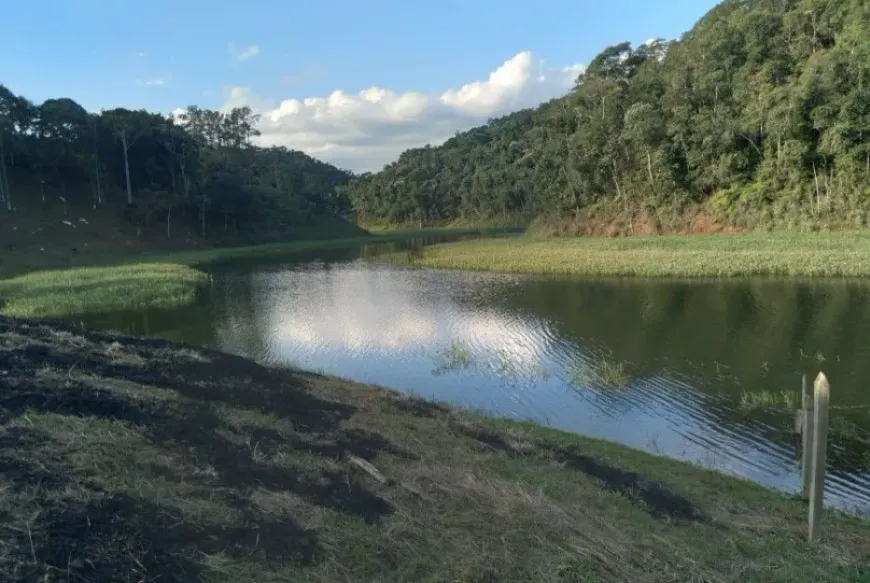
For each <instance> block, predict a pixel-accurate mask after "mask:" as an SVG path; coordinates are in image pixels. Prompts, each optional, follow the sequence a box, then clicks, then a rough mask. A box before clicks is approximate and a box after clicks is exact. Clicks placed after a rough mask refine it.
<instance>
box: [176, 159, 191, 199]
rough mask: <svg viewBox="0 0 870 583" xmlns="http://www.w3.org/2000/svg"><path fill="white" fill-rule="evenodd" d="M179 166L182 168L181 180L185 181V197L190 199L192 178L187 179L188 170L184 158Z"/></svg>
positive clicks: (179, 162)
mask: <svg viewBox="0 0 870 583" xmlns="http://www.w3.org/2000/svg"><path fill="white" fill-rule="evenodd" d="M178 167H179V168H180V169H181V181H182V182H183V183H184V199H185V200H189V199H190V180H188V179H187V170H185V164H184V161H183V160H179V161H178Z"/></svg>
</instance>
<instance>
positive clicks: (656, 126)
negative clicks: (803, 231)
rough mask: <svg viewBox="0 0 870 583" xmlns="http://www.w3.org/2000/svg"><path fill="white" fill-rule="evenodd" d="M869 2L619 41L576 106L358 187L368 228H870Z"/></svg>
mask: <svg viewBox="0 0 870 583" xmlns="http://www.w3.org/2000/svg"><path fill="white" fill-rule="evenodd" d="M868 132H870V4H868V3H867V2H865V1H864V0H726V1H725V2H722V3H721V4H720V5H718V6H717V7H715V8H714V9H713V10H712V11H710V12H709V13H708V14H707V15H706V16H705V17H704V18H703V19H701V21H699V22H698V23H697V25H696V26H695V27H694V28H693V29H692V30H691V31H690V32H688V33H686V34H685V35H684V36H683V37H682V38H681V39H679V40H677V41H663V40H658V41H654V42H648V43H645V44H643V45H641V46H632V45H631V44H630V43H620V44H616V45H614V46H611V47H608V48H606V49H605V50H604V51H602V52H601V54H599V55H598V56H596V57H595V58H594V59H592V61H591V62H590V64H589V66H588V68H587V69H586V71H585V72H584V73H583V74H581V75H580V76H579V77H578V78H577V80H576V84H575V86H574V88H573V89H572V90H571V91H570V92H569V93H568V94H567V95H565V96H564V97H561V98H558V99H555V100H552V101H550V102H547V103H544V104H542V105H541V106H539V107H538V108H536V109H533V110H523V111H519V112H517V113H513V114H511V115H507V116H505V117H502V118H499V119H494V120H491V121H490V122H489V123H487V124H486V125H484V126H482V127H478V128H474V129H472V130H470V131H467V132H463V133H459V134H457V135H456V136H455V137H453V138H451V139H449V140H448V141H447V142H445V143H444V144H443V145H441V146H439V147H429V146H427V147H424V148H418V149H413V150H408V151H406V152H404V153H403V154H402V155H401V156H400V158H399V159H398V160H397V161H396V162H394V163H392V164H390V165H388V166H386V167H385V168H384V169H383V170H382V171H381V172H378V173H369V174H365V175H363V176H360V177H357V178H356V179H355V180H353V181H352V182H351V183H350V184H349V185H348V186H347V187H346V188H345V192H347V194H348V196H349V197H350V198H351V199H352V202H353V205H354V208H355V209H356V212H357V214H358V216H359V217H360V218H361V219H363V220H387V221H393V222H405V221H414V222H416V221H422V222H436V221H445V220H453V219H463V218H464V219H472V220H474V219H483V218H490V217H498V216H501V215H523V216H526V217H534V216H538V215H542V214H550V215H558V216H560V217H562V218H563V219H565V218H567V219H570V220H574V221H576V222H578V223H582V222H583V221H584V220H588V219H589V218H590V217H594V216H596V215H600V216H609V217H621V219H623V220H624V221H625V224H626V227H627V229H628V228H630V226H631V225H632V221H633V220H635V219H638V218H641V217H646V218H652V219H653V220H654V221H656V222H660V223H662V222H666V221H668V220H670V219H671V218H675V217H679V216H683V215H684V214H688V213H687V211H689V210H692V209H694V211H698V210H699V209H700V210H701V212H703V213H706V214H707V215H710V216H712V217H714V218H715V219H716V220H717V221H721V222H724V223H730V224H737V225H738V226H741V224H749V223H752V224H763V223H766V224H777V225H780V226H785V227H800V226H804V225H809V224H813V223H815V224H818V223H826V222H836V221H839V222H846V223H848V224H850V225H855V226H863V225H865V224H866V222H867V220H868V211H870V141H868V139H867V137H868V136H867V134H868Z"/></svg>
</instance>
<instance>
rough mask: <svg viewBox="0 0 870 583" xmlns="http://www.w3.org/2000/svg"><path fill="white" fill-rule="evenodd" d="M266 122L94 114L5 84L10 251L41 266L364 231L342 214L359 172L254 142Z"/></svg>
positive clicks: (1, 170) (2, 121)
mask: <svg viewBox="0 0 870 583" xmlns="http://www.w3.org/2000/svg"><path fill="white" fill-rule="evenodd" d="M257 121H258V118H257V116H256V115H255V114H254V113H253V112H252V111H251V110H250V109H249V108H247V107H241V108H235V109H233V110H231V111H228V112H220V111H211V110H206V109H201V108H199V107H196V106H191V107H189V108H188V109H187V110H186V111H185V112H184V113H182V114H180V115H171V116H164V115H161V114H156V113H149V112H147V111H131V110H127V109H112V110H104V111H101V112H99V113H90V112H88V111H86V110H85V109H84V108H83V107H82V106H80V105H79V104H77V103H76V102H75V101H73V100H71V99H66V98H59V99H49V100H46V101H45V102H43V103H41V104H34V103H32V102H31V101H30V100H28V99H26V98H25V97H23V96H19V95H16V94H14V93H13V92H12V91H11V90H9V89H8V88H6V87H4V86H2V85H0V209H2V212H0V245H2V249H3V255H4V256H6V257H7V258H9V257H10V256H11V258H12V259H14V258H15V257H16V256H18V255H21V254H24V253H27V254H29V255H28V257H27V258H26V262H29V263H31V264H32V265H34V266H37V265H41V264H43V263H52V261H49V260H46V261H42V260H41V258H40V257H38V253H40V252H41V253H45V254H46V255H47V256H50V255H52V254H55V255H56V254H58V253H61V251H69V250H70V249H74V250H75V251H77V252H81V253H84V252H86V251H88V250H91V249H93V248H95V247H103V248H104V249H106V250H115V252H116V253H117V252H118V251H119V250H120V251H124V250H128V251H133V250H141V249H142V248H145V249H150V248H154V247H158V246H161V245H165V244H166V243H167V242H169V241H173V242H175V243H180V242H182V241H183V242H185V244H194V243H195V244H203V243H205V244H213V243H233V242H248V243H250V242H261V241H267V240H285V239H288V238H301V237H302V236H303V235H305V234H306V233H305V230H306V229H309V230H310V229H312V228H316V231H317V235H318V237H319V238H326V237H327V236H329V234H330V233H331V232H332V231H335V232H336V235H339V236H341V235H346V234H361V233H362V232H363V231H362V230H361V229H357V228H355V227H353V226H352V225H349V224H348V223H347V222H346V221H343V220H342V219H340V217H341V216H344V215H345V214H347V212H348V211H349V210H350V205H349V201H348V200H347V199H346V198H342V195H341V194H340V193H339V192H338V190H337V187H338V186H339V185H341V184H344V183H346V182H347V181H348V180H349V179H350V176H351V175H350V173H349V172H346V171H344V170H340V169H338V168H336V167H334V166H331V165H329V164H326V163H324V162H320V161H317V160H315V159H313V158H311V157H309V156H307V155H305V154H303V153H302V152H296V151H291V150H287V149H285V148H276V147H272V148H260V147H256V146H254V145H252V143H251V140H252V138H254V137H255V136H256V135H258V131H257V130H256V125H257ZM307 234H308V235H310V233H307ZM165 246H172V245H165ZM176 246H177V245H176ZM59 250H60V251H59ZM34 254H36V256H35V255H34ZM0 268H2V265H0Z"/></svg>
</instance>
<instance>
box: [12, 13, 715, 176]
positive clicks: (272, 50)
mask: <svg viewBox="0 0 870 583" xmlns="http://www.w3.org/2000/svg"><path fill="white" fill-rule="evenodd" d="M714 4H715V2H714V1H713V0H667V1H665V0H661V1H659V2H652V1H650V0H609V1H603V0H586V1H584V0H572V1H569V0H538V1H534V2H533V1H528V0H501V1H496V0H466V1H464V2H463V1H459V0H428V1H425V2H424V1H419V2H418V1H412V0H402V1H399V0H371V1H369V2H360V1H359V0H356V1H351V0H319V1H305V2H302V1H298V0H297V1H290V0H286V1H283V2H282V1H279V0H246V1H245V2H229V1H227V0H211V1H204V0H176V1H175V2H169V1H168V0H151V1H149V2H145V1H143V0H122V1H111V0H34V1H33V2H32V3H29V4H28V3H24V2H10V3H8V6H4V11H3V12H4V14H3V19H4V21H6V22H7V23H12V24H13V25H12V26H6V27H4V31H3V34H2V35H0V55H3V58H2V60H0V82H2V83H3V84H5V85H7V86H8V87H9V88H10V89H12V90H13V91H14V92H16V93H19V94H23V95H25V96H27V97H28V98H30V99H32V100H33V101H36V102H41V101H42V100H44V99H46V98H49V97H60V96H63V97H71V98H73V99H75V100H77V101H78V102H79V103H81V104H82V105H83V106H85V107H86V108H88V109H90V110H98V109H100V108H104V107H115V106H123V107H129V108H146V109H149V110H158V111H164V112H169V111H171V110H173V109H174V108H177V107H183V106H186V105H189V104H198V105H201V106H203V107H211V108H218V107H221V106H222V105H225V104H227V103H228V102H229V103H231V104H234V105H238V104H248V105H252V106H255V108H256V109H258V111H260V112H261V113H263V114H264V117H265V118H267V119H266V121H267V122H268V123H267V125H268V126H269V127H268V129H269V131H266V132H264V134H267V135H266V136H265V137H264V140H271V141H272V142H274V143H283V144H285V145H288V146H290V147H297V148H299V149H305V150H306V151H310V152H311V153H312V154H313V155H317V156H319V157H321V158H324V159H330V160H335V161H337V162H339V163H344V164H345V165H348V164H347V163H348V162H353V163H352V164H350V165H351V166H356V167H360V168H362V167H363V166H366V167H369V166H372V167H377V166H379V165H380V164H382V163H383V162H385V161H389V159H391V157H394V153H393V150H396V148H398V147H399V146H402V147H406V146H408V145H413V144H415V143H416V141H419V140H420V139H425V141H436V142H437V141H438V140H441V139H444V138H446V137H449V135H451V134H452V133H453V132H454V131H456V129H462V128H464V127H468V126H469V125H474V124H475V123H479V122H480V121H481V120H485V119H486V117H488V116H489V115H495V114H501V113H504V112H506V111H509V110H511V109H515V108H516V107H521V106H528V105H532V104H533V103H532V102H533V101H535V100H540V99H546V98H549V97H553V96H555V95H557V94H559V93H561V92H562V91H564V90H565V87H563V86H562V85H563V83H562V81H561V80H560V81H558V82H557V81H555V80H553V78H554V76H556V75H557V74H560V73H558V71H559V70H560V68H561V67H567V66H570V65H578V64H583V63H587V62H588V61H589V60H590V59H591V58H592V57H593V56H594V55H595V54H597V53H598V52H599V51H600V50H601V49H603V48H604V47H605V46H607V45H609V44H613V43H615V42H618V41H622V40H629V41H632V42H635V43H639V42H642V41H644V40H646V39H648V38H650V37H656V36H659V37H665V38H674V37H677V36H679V35H680V34H681V33H683V32H684V31H686V30H688V29H689V28H690V27H691V26H692V25H693V24H694V23H695V22H696V21H697V20H698V19H699V18H700V17H701V16H702V15H703V14H704V13H705V12H706V11H707V10H709V9H710V8H711V7H712V6H713V5H714ZM35 13H36V14H38V17H35V16H34V14H35ZM245 51H247V53H245ZM523 51H526V52H527V53H526V56H525V57H523V59H522V60H523V62H522V63H520V64H517V68H515V71H514V73H515V74H517V75H521V74H523V71H525V72H526V73H528V74H527V75H526V77H527V78H528V79H532V78H534V79H535V80H537V79H538V78H539V77H542V76H544V75H547V76H549V77H551V79H550V80H549V81H547V83H546V84H543V83H538V82H537V81H535V83H534V84H535V90H534V91H530V90H529V87H531V85H532V84H533V83H532V82H531V81H525V82H522V83H524V85H523V86H522V87H520V83H521V82H520V81H517V82H516V84H515V86H513V88H512V89H511V90H510V91H507V90H505V91H503V92H502V94H500V96H497V97H491V98H487V97H485V95H484V92H485V91H488V89H487V88H486V87H482V86H473V87H471V89H469V91H471V93H469V92H465V93H464V94H463V95H465V97H463V98H462V104H459V102H457V101H456V100H453V101H450V100H445V99H441V98H439V97H438V96H442V95H443V94H444V93H445V92H446V91H448V90H460V89H461V88H462V87H463V86H466V85H468V84H474V83H475V82H486V81H487V79H488V78H489V75H490V73H491V72H493V71H494V70H496V69H497V68H498V67H500V66H501V65H502V64H504V63H506V62H507V61H509V60H510V59H512V58H513V57H515V56H517V55H518V54H520V53H522V52H523ZM244 54H247V55H248V57H249V58H246V59H241V57H242V56H243V55H244ZM542 62H543V64H542ZM523 67H525V68H523ZM542 71H544V72H543V73H542ZM506 74H507V73H506ZM505 82H507V83H511V82H508V81H504V82H499V83H501V84H504V83H505ZM370 87H377V88H382V89H385V90H389V92H390V93H389V96H388V97H386V98H377V99H376V98H374V97H372V98H371V99H368V98H366V99H365V100H363V101H364V104H363V105H364V106H365V107H366V108H368V109H366V112H368V113H366V115H364V116H363V117H364V118H365V123H357V124H356V125H353V124H350V125H353V127H350V125H348V127H347V128H345V129H346V130H347V131H345V132H344V134H343V135H342V136H338V137H336V140H334V143H333V142H329V141H328V139H327V141H323V140H321V141H320V142H318V141H317V139H315V138H314V137H313V134H315V133H317V132H320V133H323V130H324V128H325V127H326V126H325V125H324V121H323V120H324V119H325V117H324V116H326V115H327V114H329V115H332V121H331V122H330V123H331V124H332V125H334V124H335V123H337V121H336V120H339V119H340V120H342V123H346V124H347V123H349V122H348V115H349V113H348V112H349V111H350V110H351V109H354V108H356V109H355V111H357V110H359V109H360V107H358V104H354V103H353V102H352V100H353V99H356V96H358V95H359V92H360V91H362V90H365V89H367V88H370ZM233 88H234V89H233ZM335 90H341V91H343V92H344V93H342V94H341V95H339V98H338V99H333V100H332V101H328V100H327V101H324V100H320V101H319V102H316V103H314V102H312V104H310V107H308V106H305V102H304V101H302V100H304V99H305V98H309V97H319V98H326V97H327V96H329V95H330V94H331V93H332V92H334V91H335ZM408 92H413V93H412V94H411V96H412V97H413V99H411V98H409V99H405V100H404V101H402V100H401V97H402V96H403V95H405V94H407V93H408ZM548 92H549V93H552V95H550V94H548ZM472 93H473V94H474V95H472ZM342 96H345V97H348V96H349V97H348V99H351V101H348V100H347V99H344V98H343V97H342ZM420 96H423V97H424V98H426V99H427V100H428V101H426V102H425V103H424V101H422V100H421V98H420ZM475 96H477V97H475ZM472 97H474V98H475V99H478V100H479V101H480V100H483V101H480V103H479V104H478V105H477V106H474V107H472V106H471V105H469V103H470V102H469V99H471V98H472ZM294 99H295V100H299V103H301V104H302V105H303V106H304V107H302V108H301V109H302V110H300V111H297V110H299V109H300V108H299V107H295V106H293V105H292V103H293V102H292V101H290V100H294ZM390 100H392V101H390ZM375 101H376V102H377V103H379V104H380V106H381V109H382V111H380V112H379V113H378V112H374V111H373V110H372V108H371V107H370V105H371V103H373V102H375ZM282 102H286V103H288V106H287V107H285V108H284V113H282V114H281V115H280V116H278V118H280V119H272V118H275V117H276V116H272V115H271V114H270V112H273V111H276V110H278V109H280V105H281V103H282ZM397 102H398V103H399V105H396V103H397ZM391 103H392V104H393V105H389V104H391ZM481 104H483V105H481ZM388 105H389V107H388ZM399 106H401V107H399ZM418 106H419V107H418ZM397 107H398V109H397ZM306 108H307V109H306ZM342 108H343V109H342ZM315 110H316V111H315ZM316 112H320V113H319V114H318V115H315V113H316ZM324 112H325V113H324ZM339 113H340V115H339ZM309 114H310V115H309ZM304 116H307V119H308V120H309V121H308V123H307V125H306V124H304V123H302V117H304ZM439 116H440V117H439ZM445 116H446V117H445ZM375 118H377V119H375ZM399 118H401V119H402V120H404V121H406V122H411V121H412V122H413V123H410V125H409V126H408V127H407V128H405V129H406V130H407V131H404V132H403V133H402V132H400V133H401V135H397V134H396V133H395V132H393V134H392V135H385V136H383V140H380V141H378V139H379V138H378V136H379V135H380V134H378V133H377V131H376V130H378V129H383V128H382V127H381V126H383V124H384V123H387V124H388V125H389V123H393V124H395V122H396V121H397V119H399ZM411 118H413V120H412V119H411ZM436 118H437V119H436ZM447 118H450V119H449V120H448V119H447ZM315 120H317V123H315ZM377 120H380V122H381V126H378V127H375V126H377V124H376V123H375V122H376V121H377ZM429 122H432V124H433V127H432V128H431V132H430V134H427V135H424V134H425V132H417V133H415V132H410V127H411V126H414V127H417V126H420V125H421V124H426V123H429ZM435 122H437V123H435ZM318 124H319V126H320V127H319V129H318V128H317V127H315V126H318ZM326 125H329V124H326ZM435 126H437V127H435ZM370 132H374V133H370ZM388 133H389V132H388ZM290 134H293V135H295V138H294V137H293V136H290ZM350 134H353V135H355V136H356V137H357V138H360V139H361V141H362V142H365V141H369V142H371V141H372V140H374V141H376V142H378V145H379V147H381V150H380V151H379V152H378V153H373V152H374V150H370V151H369V155H360V152H361V150H358V151H355V153H354V154H353V155H348V154H349V153H350V150H349V149H348V148H350V147H351V146H352V144H351V143H350V140H351V136H350ZM411 134H414V135H411ZM445 134H446V135H445ZM303 135H304V136H305V137H304V139H303ZM270 136H271V137H270ZM288 136H290V137H288ZM325 139H326V138H325ZM415 140H416V141H415ZM390 144H394V145H395V147H393V148H390V147H389V146H390ZM418 145H419V144H418ZM355 160H356V161H359V162H360V163H356V162H355ZM366 160H368V161H366Z"/></svg>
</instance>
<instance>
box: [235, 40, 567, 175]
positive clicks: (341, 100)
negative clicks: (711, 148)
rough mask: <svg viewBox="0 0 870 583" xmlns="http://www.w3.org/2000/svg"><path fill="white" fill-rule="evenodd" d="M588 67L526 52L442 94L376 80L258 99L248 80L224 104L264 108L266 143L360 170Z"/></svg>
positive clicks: (531, 97)
mask: <svg viewBox="0 0 870 583" xmlns="http://www.w3.org/2000/svg"><path fill="white" fill-rule="evenodd" d="M582 70H583V66H581V65H576V64H575V65H569V66H565V67H547V66H546V65H545V64H544V62H543V61H542V60H540V59H536V58H535V57H534V55H533V54H532V53H531V52H528V51H524V52H521V53H518V54H517V55H515V56H514V57H512V58H510V59H508V60H507V61H505V62H504V63H503V64H502V65H501V66H499V67H498V68H496V69H495V70H494V71H492V72H491V73H490V74H489V75H488V77H487V78H486V80H483V81H474V82H471V83H467V84H465V85H463V86H462V87H459V88H458V89H447V90H445V91H443V92H441V93H440V94H423V93H419V92H414V91H409V92H406V93H396V92H394V91H391V90H389V89H383V88H380V87H370V88H368V89H364V90H362V91H359V92H358V93H355V94H353V93H347V92H345V91H342V90H335V91H333V92H332V93H330V94H329V95H328V96H325V97H307V98H304V99H296V98H290V99H285V100H283V101H280V102H278V103H275V102H270V101H267V100H264V99H261V98H258V97H257V96H256V95H255V94H254V93H253V92H252V91H251V89H250V88H248V87H227V88H225V90H224V93H225V103H224V105H223V107H222V109H224V110H229V109H231V108H233V107H239V106H243V105H247V106H249V107H251V108H252V109H253V110H254V111H255V112H257V113H259V114H261V116H262V117H261V123H260V131H261V132H262V136H260V138H258V140H259V143H260V144H262V145H280V146H286V147H288V148H292V149H296V150H302V151H304V152H306V153H308V154H309V155H311V156H314V157H316V158H320V159H322V160H326V161H329V162H332V163H334V164H337V165H339V166H341V167H344V168H350V169H352V170H355V171H366V170H379V169H380V168H381V167H383V165H384V164H387V163H389V162H391V161H393V160H395V159H396V158H397V157H398V156H399V154H400V153H401V152H402V151H404V150H406V149H408V148H414V147H420V146H423V145H425V144H439V143H441V142H443V141H445V140H446V139H448V138H450V137H451V136H452V135H453V134H455V133H456V132H457V131H460V130H464V129H468V128H471V127H473V126H475V125H480V124H481V123H484V122H486V120H487V119H488V118H491V117H496V116H499V115H503V114H506V113H510V112H512V111H516V110H518V109H522V108H524V107H532V106H535V105H537V104H539V103H541V102H543V101H546V100H548V99H551V98H553V97H558V96H560V95H562V94H564V93H565V92H566V91H567V90H568V89H570V88H571V86H572V85H573V83H574V80H575V79H576V77H577V75H578V74H579V73H580V72H582Z"/></svg>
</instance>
